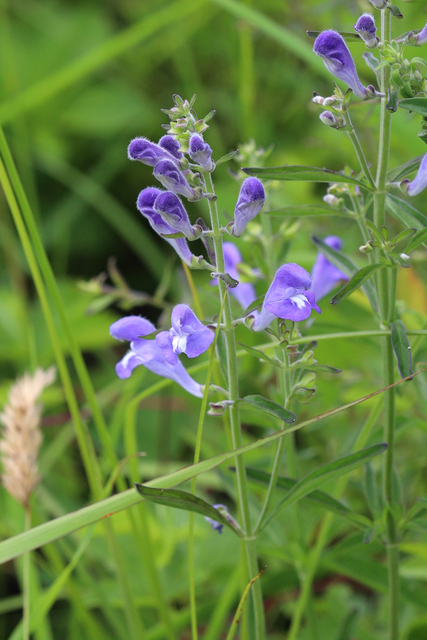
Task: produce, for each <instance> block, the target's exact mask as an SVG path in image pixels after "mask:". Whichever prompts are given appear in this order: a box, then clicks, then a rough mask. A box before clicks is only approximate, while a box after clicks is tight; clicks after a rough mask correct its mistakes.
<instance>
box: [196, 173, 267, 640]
mask: <svg viewBox="0 0 427 640" xmlns="http://www.w3.org/2000/svg"><path fill="white" fill-rule="evenodd" d="M205 180H206V182H207V184H208V186H209V190H210V192H211V193H212V194H214V186H213V182H212V177H211V174H210V173H205ZM208 203H209V212H210V217H211V224H212V231H213V240H214V246H215V256H216V269H217V271H218V273H224V270H225V264H224V251H223V246H222V236H221V234H220V224H219V215H218V208H217V205H216V199H215V198H213V199H211V200H208ZM218 287H219V294H220V300H221V301H222V299H223V297H224V294H225V292H226V284H225V283H224V282H223V281H222V280H221V279H220V278H218ZM223 331H224V338H225V344H226V352H227V362H226V365H227V374H228V392H229V399H230V400H231V401H233V402H234V404H233V405H231V406H230V408H229V416H230V429H231V438H232V443H233V448H234V449H236V448H238V447H240V446H241V445H242V434H241V425H240V412H239V406H238V404H237V403H236V401H237V400H238V399H239V380H238V367H237V349H236V336H235V327H234V325H233V316H232V313H231V306H230V298H229V296H228V295H227V296H226V301H225V307H224V329H223ZM235 465H236V478H237V499H238V506H239V512H240V518H241V524H242V528H243V530H244V532H245V538H244V542H245V553H246V562H247V566H248V573H249V579H252V578H254V577H255V576H256V575H257V574H258V571H259V569H258V559H257V550H256V541H255V538H254V537H253V532H252V523H251V518H250V513H249V496H248V484H247V478H246V469H245V462H244V459H243V456H238V457H236V459H235ZM252 600H253V606H254V615H255V628H254V631H255V633H254V635H255V638H256V640H264V638H265V620H264V605H263V599H262V590H261V584H260V580H256V581H255V583H254V584H253V587H252Z"/></svg>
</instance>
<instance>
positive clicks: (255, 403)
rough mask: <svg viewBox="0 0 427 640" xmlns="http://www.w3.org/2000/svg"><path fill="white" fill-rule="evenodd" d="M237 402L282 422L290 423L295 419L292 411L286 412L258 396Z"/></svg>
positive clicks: (275, 403)
mask: <svg viewBox="0 0 427 640" xmlns="http://www.w3.org/2000/svg"><path fill="white" fill-rule="evenodd" d="M237 402H239V403H241V402H245V403H246V404H250V405H251V406H252V407H255V409H258V410H259V411H262V412H263V413H268V414H269V415H271V416H274V417H275V418H279V420H282V421H283V422H287V423H289V424H290V423H292V422H295V420H296V419H297V417H296V415H295V414H294V413H292V411H288V410H287V409H285V408H284V407H282V406H281V405H280V404H277V402H273V401H272V400H268V399H267V398H264V397H263V396H260V395H252V396H245V397H244V398H239V400H237Z"/></svg>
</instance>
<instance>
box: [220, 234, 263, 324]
mask: <svg viewBox="0 0 427 640" xmlns="http://www.w3.org/2000/svg"><path fill="white" fill-rule="evenodd" d="M223 250H224V270H225V272H226V273H228V274H229V275H230V276H231V277H232V278H234V280H239V279H240V277H241V276H240V273H239V271H238V269H237V267H238V266H239V264H241V263H242V262H243V258H242V255H241V253H240V251H239V250H238V248H237V247H236V245H235V244H233V243H232V242H224V244H223ZM217 283H218V280H217V278H214V280H212V284H213V285H214V284H217ZM228 291H229V293H230V294H231V295H232V296H233V297H234V298H235V299H236V300H237V302H238V303H239V304H240V306H241V307H242V309H246V308H247V307H249V305H250V304H252V302H253V301H254V300H255V299H256V293H255V287H254V286H253V284H251V283H250V282H239V284H238V285H237V287H233V288H231V287H230V288H229V290H228ZM257 315H258V314H257Z"/></svg>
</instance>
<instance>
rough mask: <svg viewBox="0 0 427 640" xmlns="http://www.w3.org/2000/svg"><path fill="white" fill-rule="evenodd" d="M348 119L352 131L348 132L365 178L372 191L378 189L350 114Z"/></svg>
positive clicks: (347, 116)
mask: <svg viewBox="0 0 427 640" xmlns="http://www.w3.org/2000/svg"><path fill="white" fill-rule="evenodd" d="M346 118H347V122H348V124H349V125H350V126H351V131H347V135H348V137H349V138H350V140H351V143H352V145H353V148H354V151H355V153H356V156H357V159H358V160H359V163H360V166H361V168H362V171H363V175H364V176H365V178H366V180H367V181H368V182H369V185H370V186H371V187H372V189H375V188H376V185H375V181H374V179H373V177H372V174H371V172H370V169H369V166H368V163H367V162H366V158H365V154H364V152H363V149H362V147H361V144H360V141H359V138H358V137H357V133H356V131H355V129H354V128H353V123H352V122H351V119H350V114H349V113H348V112H347V114H346Z"/></svg>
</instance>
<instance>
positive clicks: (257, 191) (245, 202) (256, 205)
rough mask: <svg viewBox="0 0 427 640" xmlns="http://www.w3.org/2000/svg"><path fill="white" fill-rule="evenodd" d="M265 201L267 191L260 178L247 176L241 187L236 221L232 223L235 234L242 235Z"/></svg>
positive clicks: (235, 212)
mask: <svg viewBox="0 0 427 640" xmlns="http://www.w3.org/2000/svg"><path fill="white" fill-rule="evenodd" d="M264 202H265V191H264V187H263V185H262V182H261V181H260V180H258V178H246V180H244V181H243V183H242V186H241V187H240V193H239V197H238V198H237V202H236V208H235V210H234V221H233V222H232V223H231V227H232V233H233V235H234V236H237V237H238V236H241V235H242V233H243V231H244V230H245V228H246V225H247V224H248V222H249V221H250V220H252V218H255V216H256V215H258V213H259V212H260V211H261V209H262V207H263V205H264Z"/></svg>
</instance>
